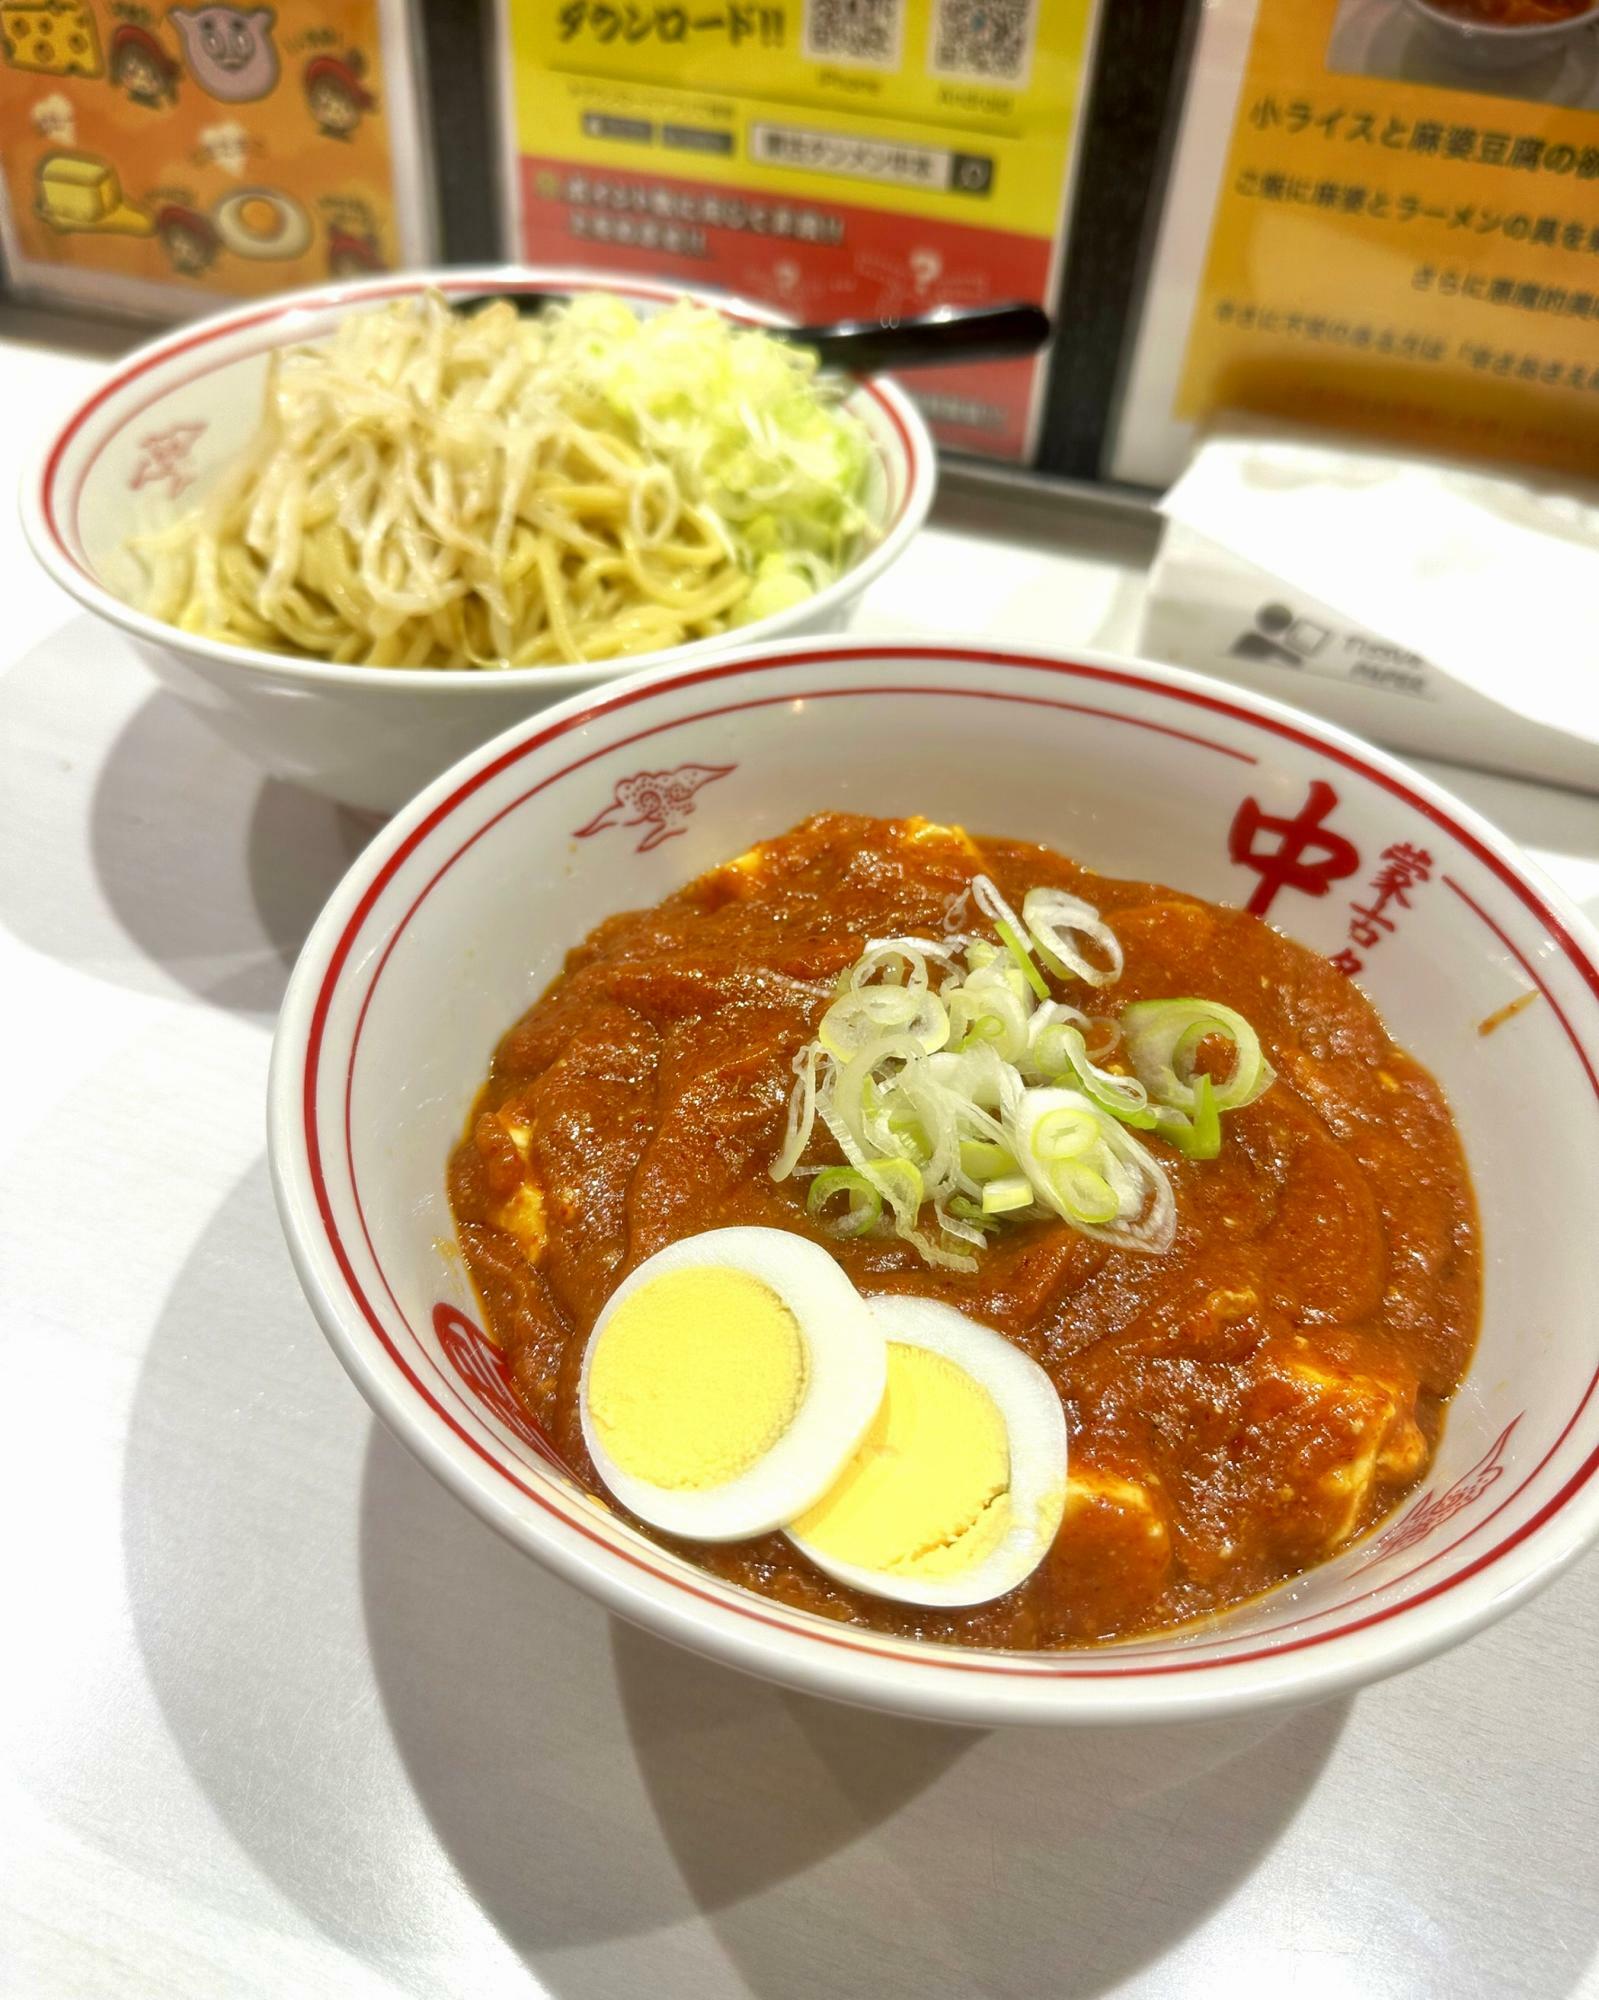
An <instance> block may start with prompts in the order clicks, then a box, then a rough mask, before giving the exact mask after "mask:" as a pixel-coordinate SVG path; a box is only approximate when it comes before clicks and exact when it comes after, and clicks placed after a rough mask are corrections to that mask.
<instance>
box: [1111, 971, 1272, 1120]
mask: <svg viewBox="0 0 1599 2000" xmlns="http://www.w3.org/2000/svg"><path fill="white" fill-rule="evenodd" d="M1121 1018H1122V1032H1123V1034H1124V1035H1125V1036H1126V1038H1127V1059H1128V1061H1129V1062H1130V1063H1131V1064H1132V1066H1133V1068H1134V1069H1135V1070H1136V1071H1137V1073H1138V1079H1139V1081H1140V1082H1141V1083H1142V1084H1143V1086H1144V1088H1145V1089H1146V1090H1147V1091H1148V1092H1149V1094H1150V1096H1151V1097H1152V1098H1153V1099H1154V1100H1155V1102H1156V1103H1157V1104H1165V1105H1170V1106H1171V1108H1172V1109H1173V1110H1176V1111H1187V1112H1189V1113H1192V1112H1193V1111H1194V1109H1195V1097H1194V1087H1195V1080H1196V1075H1197V1072H1196V1071H1195V1068H1194V1058H1195V1057H1196V1055H1197V1054H1198V1052H1199V1045H1200V1043H1201V1042H1203V1041H1204V1040H1205V1038H1206V1036H1208V1035H1219V1036H1221V1037H1222V1039H1223V1040H1224V1041H1228V1042H1231V1044H1232V1048H1233V1070H1232V1075H1231V1076H1229V1077H1228V1078H1227V1080H1226V1081H1225V1082H1224V1083H1215V1081H1214V1079H1212V1082H1213V1085H1214V1089H1215V1097H1216V1109H1217V1110H1218V1111H1240V1110H1242V1109H1243V1107H1244V1106H1245V1105H1246V1104H1253V1103H1254V1101H1255V1099H1256V1098H1257V1097H1259V1096H1260V1095H1261V1094H1262V1092H1263V1091H1266V1090H1269V1089H1270V1087H1271V1085H1272V1083H1273V1081H1274V1080H1275V1078H1276V1074H1277V1073H1276V1071H1275V1070H1274V1069H1273V1068H1272V1066H1271V1064H1270V1063H1269V1062H1267V1060H1266V1058H1265V1056H1264V1055H1263V1054H1262V1053H1261V1047H1260V1038H1259V1036H1258V1035H1257V1034H1256V1033H1255V1031H1254V1029H1253V1028H1252V1027H1251V1026H1250V1025H1249V1023H1248V1022H1247V1021H1246V1020H1245V1019H1244V1017H1243V1015H1242V1014H1238V1013H1235V1012H1234V1011H1233V1009H1232V1008H1231V1007H1224V1006H1223V1005H1222V1004H1221V1002H1220V1001H1219V1000H1191V999H1185V1000H1135V1001H1134V1002H1133V1004H1132V1005H1131V1006H1130V1007H1124V1008H1123V1009H1122V1017H1121Z"/></svg>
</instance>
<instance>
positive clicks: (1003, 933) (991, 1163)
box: [771, 876, 1272, 1271]
mask: <svg viewBox="0 0 1599 2000" xmlns="http://www.w3.org/2000/svg"><path fill="white" fill-rule="evenodd" d="M968 893H969V897H970V900H971V901H972V902H974V903H975V905H976V908H977V909H978V910H979V911H980V912H981V914H982V916H983V917H984V918H985V919H986V920H987V922H988V923H989V924H990V925H992V927H993V931H994V935H995V936H996V937H997V938H998V939H999V943H998V944H997V945H996V944H994V943H991V942H990V941H989V940H988V939H987V938H976V937H971V936H969V935H965V934H964V933H961V934H956V935H950V936H946V937H944V938H941V939H940V938H924V937H916V936H910V935H907V936H904V937H891V938H873V939H871V940H869V942H868V943H867V945H866V946H865V947H864V948H863V950H862V952H861V956H860V957H859V958H858V959H857V960H856V962H855V964H854V965H853V966H852V967H850V969H849V970H848V971H847V972H845V973H843V974H841V975H840V978H839V980H838V982H837V985H836V987H835V989H834V997H833V998H832V999H831V1000H830V1001H829V1002H828V1003H827V1005H826V1007H825V1009H824V1011H823V1012H822V1014H821V1018H820V1020H819V1022H818V1024H817V1033H816V1037H815V1039H814V1040H813V1041H811V1042H810V1043H809V1044H807V1046H806V1047H805V1048H804V1049H802V1050H801V1051H800V1052H799V1054H798V1055H797V1056H796V1057H795V1059H794V1077H795V1081H794V1087H793V1089H792V1091H791V1093H790V1096H789V1103H788V1122H787V1128H786V1130H785V1133H784V1138H783V1143H782V1146H781V1147H780V1148H779V1150H778V1154H777V1157H776V1158H775V1159H774V1161H773V1163H772V1169H771V1170H772V1174H773V1176H774V1178H775V1179H778V1180H785V1179H788V1178H789V1177H791V1176H794V1175H805V1176H808V1177H810V1179H811V1182H812V1185H811V1186H810V1188H809V1189H808V1198H807V1204H806V1205H807V1208H808V1209H809V1211H810V1213H811V1214H812V1215H813V1216H815V1217H817V1218H819V1219H820V1220H821V1221H822V1222H823V1223H824V1224H825V1226H826V1227H827V1228H829V1229H830V1230H832V1231H834V1232H835V1233H836V1234H838V1235H841V1236H845V1237H849V1236H858V1235H863V1234H866V1233H867V1232H870V1231H878V1232H882V1233H886V1231H887V1230H888V1229H889V1228H890V1227H892V1230H893V1233H894V1234H895V1235H896V1236H897V1237H899V1238H900V1239H901V1240H902V1241H903V1242H906V1243H908V1244H910V1245H911V1247H912V1248H913V1249H914V1250H915V1251H916V1252H917V1254H918V1255H919V1256H920V1257H921V1258H923V1260H924V1261H925V1262H927V1263H929V1264H932V1265H936V1266H938V1267H940V1268H944V1269H950V1270H959V1271H974V1270H976V1269H977V1263H976V1260H975V1258H974V1257H973V1256H971V1255H970V1254H968V1252H967V1250H966V1249H965V1248H963V1246H968V1245H969V1246H972V1247H973V1248H976V1249H981V1248H982V1246H983V1245H984V1243H985V1242H986V1241H987V1240H988V1238H989V1237H990V1236H991V1235H992V1234H993V1233H994V1232H995V1231H999V1230H1004V1229H1008V1228H1010V1227H1013V1226H1014V1224H1015V1222H1016V1221H1017V1220H1019V1219H1022V1218H1025V1217H1028V1216H1036V1215H1038V1214H1039V1213H1040V1212H1041V1211H1043V1212H1048V1213H1050V1214H1053V1215H1057V1216H1060V1217H1062V1218H1063V1219H1064V1220H1065V1221H1066V1222H1068V1223H1069V1224H1070V1225H1071V1226H1072V1227H1073V1228H1074V1229H1078V1230H1080V1231H1082V1232H1083V1233H1085V1234H1086V1235H1088V1236H1091V1237H1094V1238H1096V1239H1097V1240H1099V1241H1102V1242H1104V1243H1107V1244H1110V1245H1113V1246H1114V1247H1116V1248H1119V1249H1124V1250H1136V1251H1143V1252H1152V1253H1158V1252H1160V1251H1163V1250H1165V1249H1167V1248H1168V1247H1169V1246H1170V1244H1171V1242H1172V1241H1173V1238H1174V1236H1175V1233H1176V1226H1177V1211H1176V1202H1175V1199H1174V1197H1173V1194H1172V1189H1171V1183H1170V1181H1169V1180H1168V1179H1167V1177H1166V1174H1165V1171H1164V1170H1163V1168H1162V1167H1161V1165H1160V1163H1159V1161H1158V1160H1157V1159H1156V1158H1155V1157H1154V1156H1153V1155H1152V1154H1151V1153H1149V1152H1148V1151H1146V1150H1145V1148H1144V1147H1143V1146H1142V1145H1140V1144H1139V1142H1138V1141H1137V1140H1136V1139H1135V1138H1133V1136H1132V1133H1133V1132H1134V1131H1139V1132H1149V1131H1153V1132H1154V1133H1155V1134H1156V1135H1157V1136H1158V1137H1159V1138H1161V1139H1163V1140H1165V1141H1166V1142H1167V1143H1169V1144H1170V1145H1172V1146H1174V1147H1175V1148H1177V1150H1178V1151H1179V1152H1181V1153H1182V1154H1184V1155H1185V1156H1186V1157H1187V1158H1188V1159H1191V1160H1208V1159H1213V1158H1215V1156H1216V1153H1217V1152H1218V1150H1219V1148H1220V1145H1221V1139H1222V1113H1223V1112H1225V1111H1228V1110H1231V1109H1235V1108H1237V1107H1238V1106H1239V1105H1242V1104H1246V1103H1249V1102H1252V1101H1253V1099H1254V1098H1255V1097H1257V1096H1258V1095H1259V1094H1260V1092H1261V1091H1262V1090H1264V1089H1266V1088H1267V1087H1268V1085H1269V1084H1270V1082H1271V1080H1272V1072H1271V1069H1270V1066H1269V1064H1267V1063H1266V1061H1265V1059H1264V1057H1263V1056H1262V1054H1261V1052H1260V1045H1259V1041H1258V1039H1257V1038H1256V1037H1255V1035H1254V1033H1253V1031H1252V1030H1251V1029H1250V1027H1249V1024H1248V1023H1247V1022H1246V1021H1244V1020H1243V1018H1242V1017H1241V1016H1240V1015H1237V1014H1235V1013H1233V1012H1232V1011H1231V1010H1230V1009H1228V1008H1226V1007H1223V1006H1221V1005H1219V1003H1215V1002H1210V1001H1201V1000H1192V999H1183V1000H1175V1001H1140V1002H1137V1003H1135V1004H1134V1005H1132V1006H1130V1007H1128V1008H1127V1009H1125V1011H1124V1013H1123V1015H1122V1017H1121V1019H1120V1020H1119V1021H1117V1020H1112V1019H1109V1018H1108V1017H1106V1016H1104V1015H1098V1016H1095V1015H1089V1014H1085V1013H1083V1012H1082V1011H1081V1010H1080V1009H1078V1008H1076V1007H1073V1006H1068V1005H1067V1004H1066V1003H1065V1002H1064V1001H1062V1000H1056V999H1052V998H1051V997H1050V993H1049V987H1048V984H1047V981H1046V980H1045V977H1044V975H1043V973H1042V972H1041V970H1040V966H1039V961H1040V960H1042V962H1043V964H1044V965H1045V966H1047V967H1049V968H1050V969H1051V970H1053V971H1055V972H1057V973H1059V974H1061V975H1062V976H1063V977H1070V978H1075V979H1082V980H1085V981H1087V982H1088V983H1090V984H1092V985H1104V984H1106V983H1108V982H1109V981H1110V980H1111V979H1112V978H1113V977H1114V976H1115V975H1116V973H1117V972H1119V970H1120V968H1121V948H1120V945H1119V944H1118V943H1117V940H1116V938H1115V935H1114V933H1113V932H1112V931H1111V930H1110V928H1109V926H1108V925H1106V924H1105V923H1104V922H1103V921H1102V920H1101V918H1100V916H1099V913H1098V912H1097V911H1096V910H1095V909H1094V908H1093V906H1092V905H1091V904H1088V903H1084V902H1083V901H1081V899H1079V898H1077V897H1074V896H1069V895H1067V894H1066V893H1065V891H1063V890H1057V889H1040V890H1034V891H1031V892H1030V893H1029V894H1028V896H1027V897H1026V898H1025V899H1024V901H1023V906H1022V916H1021V918H1018V917H1017V915H1016V912H1015V911H1014V910H1012V909H1011V907H1010V905H1009V904H1008V903H1007V902H1006V901H1005V899H1004V897H1003V896H1002V895H1001V894H1000V892H999V890H998V889H997V888H996V887H995V885H994V883H993V882H992V881H991V880H990V879H989V878H988V877H987V876H976V877H974V878H973V880H972V882H971V884H970V885H969V892H968ZM956 914H957V911H956V910H955V908H954V907H953V906H952V909H951V911H950V912H949V913H947V914H946V925H947V924H949V923H951V922H953V921H954V919H955V916H956ZM1090 953H1092V954H1093V956H1092V957H1090V956H1089V954H1090ZM1213 1034H1214V1035H1221V1036H1222V1037H1223V1038H1224V1039H1225V1040H1226V1041H1228V1042H1229V1044H1230V1045H1231V1047H1232V1050H1233V1067H1232V1070H1231V1072H1230V1073H1229V1075H1228V1077H1227V1078H1226V1080H1225V1082H1221V1083H1218V1082H1217V1081H1216V1080H1215V1079H1214V1078H1212V1077H1211V1076H1209V1075H1208V1074H1206V1073H1205V1072H1204V1071H1202V1070H1200V1069H1199V1068H1198V1067H1197V1064H1198V1061H1199V1051H1200V1048H1201V1045H1202V1044H1203V1043H1204V1041H1205V1038H1206V1037H1207V1036H1208V1035H1213ZM1123 1043H1125V1055H1126V1059H1127V1061H1128V1062H1129V1063H1130V1065H1131V1067H1132V1070H1133V1071H1134V1074H1132V1075H1123V1074H1121V1073H1120V1069H1119V1068H1118V1069H1115V1070H1113V1069H1110V1068H1107V1067H1106V1066H1105V1065H1106V1062H1107V1059H1108V1058H1110V1057H1111V1056H1112V1055H1113V1054H1114V1053H1115V1051H1116V1050H1117V1048H1118V1046H1119V1045H1121V1044H1123ZM1090 1051H1092V1053H1091V1052H1090ZM818 1125H820V1126H821V1127H822V1128H823V1129H824V1130H825V1131H826V1132H827V1133H828V1134H829V1135H830V1136H831V1138H832V1141H833V1144H834V1145H835V1146H836V1147H837V1148H838V1153H839V1154H840V1155H842V1159H843V1162H844V1164H843V1165H837V1164H819V1165H811V1166H802V1165H801V1164H800V1162H801V1160H802V1158H803V1156H804V1154H805V1152H806V1150H807V1148H808V1146H809V1145H810V1142H811V1140H812V1137H813V1136H814V1134H815V1130H816V1127H817V1126H818ZM929 1209H930V1210H931V1215H930V1216H929V1214H928V1211H929Z"/></svg>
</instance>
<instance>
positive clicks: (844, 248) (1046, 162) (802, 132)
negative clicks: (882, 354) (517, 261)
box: [501, 0, 1095, 461]
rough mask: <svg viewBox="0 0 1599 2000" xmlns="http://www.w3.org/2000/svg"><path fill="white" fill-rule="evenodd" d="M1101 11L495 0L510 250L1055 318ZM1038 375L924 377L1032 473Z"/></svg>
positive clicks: (1077, 7) (1027, 4) (973, 444)
mask: <svg viewBox="0 0 1599 2000" xmlns="http://www.w3.org/2000/svg"><path fill="white" fill-rule="evenodd" d="M1094 17H1095V0H683V4H682V5H677V4H661V0H648V4H646V0H639V3H638V4H632V0H502V6H501V24H502V33H503V36H504V41H505V60H504V63H503V66H502V68H503V75H504V79H505V89H506V97H507V104H506V116H505V120H504V125H505V130H506V133H507V137H508V140H509V142H510V157H509V160H508V167H507V171H508V190H509V204H508V206H509V212H510V214H511V216H512V218H513V222H512V228H513V242H512V245H511V248H512V253H513V254H514V255H517V256H520V257H522V258H524V259H526V260H527V261H529V262H533V263H541V262H542V263H567V264H570V263H579V264H584V265H588V266H590V267H593V268H597V269H601V270H609V271H630V272H639V273H647V274H649V275H652V276H657V277H659V276H665V277H670V278H675V279H680V280H682V281H685V282H688V283H693V284H698V285H701V286H709V287H714V288H717V289H720V290H724V291H729V292H735V293H739V294H741V295H743V296H745V297H747V298H751V299H755V300H758V301H760V302H762V303H764V304H767V305H772V306H776V307H778V308H780V309H781V310H782V311H784V312H785V313H788V314H790V315H791V316H793V317H795V318H797V319H800V320H802V321H811V322H814V321H818V320H834V319H846V318H852V317H859V316H865V317H870V318H876V317H878V316H880V315H881V316H893V315H897V314H908V313H915V312H918V311H924V310H926V309H927V308H929V307H931V306H933V305H937V304H978V303H983V302H986V301H990V300H997V299H1025V300H1032V301H1037V302H1039V303H1044V304H1048V303H1049V301H1050V300H1051V299H1052V297H1053V294H1054V289H1055V284H1056V280H1057V275H1058V268H1059V262H1060V258H1061V254H1062V247H1063V237H1064V230H1065V215H1066V205H1067V197H1068V192H1069V187H1070V181H1071V174H1072V166H1073V159H1074V155H1075V150H1076V145H1075V140H1076V132H1077V126H1078V114H1079V109H1080V104H1081V98H1082V89H1083V79H1084V75H1085V70H1086V66H1087V63H1088V60H1089V54H1090V43H1091V40H1092V34H1093V27H1094ZM1042 380H1043V364H1042V362H1041V361H1039V360H1035V359H1027V360H1013V361H1004V362H987V363H981V364H971V365H968V366H966V367H963V368H949V369H939V370H925V371H922V370H919V371H918V372H917V374H916V376H915V378H914V379H913V380H912V381H911V382H909V383H908V385H907V386H908V387H910V388H911V389H912V390H913V392H914V393H915V394H916V395H917V397H918V399H919V401H920V402H921V404H922V407H923V409H924V411H925V413H926V414H927V416H928V417H929V419H930V420H931V421H932V423H933V425H934V428H935V429H936V431H937V432H938V435H939V437H940V438H941V439H942V440H943V441H944V442H945V443H947V444H949V445H952V446H955V447H958V448H959V449H962V450H965V451H971V452H977V453H982V454H985V455H987V456H990V457H994V458H999V459H1008V460H1012V461H1025V460H1027V459H1029V458H1030V457H1031V455H1032V452H1033V449H1034V444H1035V439H1036V432H1037V428H1038V418H1039V403H1040V392H1041V388H1042Z"/></svg>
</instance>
